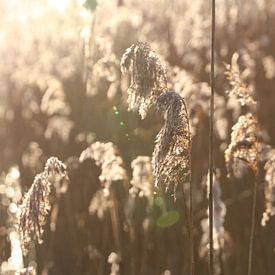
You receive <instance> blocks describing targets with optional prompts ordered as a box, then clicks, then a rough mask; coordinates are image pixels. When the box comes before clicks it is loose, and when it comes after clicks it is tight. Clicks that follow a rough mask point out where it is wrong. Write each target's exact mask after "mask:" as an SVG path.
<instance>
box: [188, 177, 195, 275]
mask: <svg viewBox="0 0 275 275" xmlns="http://www.w3.org/2000/svg"><path fill="white" fill-rule="evenodd" d="M189 182H190V274H191V275H194V274H195V261H194V240H193V223H194V222H193V186H192V183H191V177H190V181H189Z"/></svg>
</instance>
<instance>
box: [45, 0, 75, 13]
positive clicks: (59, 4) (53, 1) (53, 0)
mask: <svg viewBox="0 0 275 275" xmlns="http://www.w3.org/2000/svg"><path fill="white" fill-rule="evenodd" d="M70 1H71V0H49V3H50V5H51V6H52V7H53V8H55V9H57V10H58V11H60V12H62V11H64V10H65V9H66V8H67V7H68V5H69V4H70Z"/></svg>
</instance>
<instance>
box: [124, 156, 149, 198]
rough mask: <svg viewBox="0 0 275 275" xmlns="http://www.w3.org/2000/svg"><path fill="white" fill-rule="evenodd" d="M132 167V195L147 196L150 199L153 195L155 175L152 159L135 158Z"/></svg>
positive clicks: (144, 157)
mask: <svg viewBox="0 0 275 275" xmlns="http://www.w3.org/2000/svg"><path fill="white" fill-rule="evenodd" d="M131 167H132V169H133V178H132V180H131V181H130V184H131V185H132V188H131V189H130V190H129V192H130V194H131V195H133V196H135V195H136V194H138V195H139V196H140V197H142V196H145V197H147V198H148V199H150V198H152V195H153V174H152V164H151V159H150V157H147V156H138V157H137V158H135V159H134V160H133V161H132V163H131Z"/></svg>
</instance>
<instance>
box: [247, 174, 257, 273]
mask: <svg viewBox="0 0 275 275" xmlns="http://www.w3.org/2000/svg"><path fill="white" fill-rule="evenodd" d="M257 189H258V176H255V181H254V188H253V202H252V218H251V231H250V240H249V251H248V272H247V274H248V275H251V272H252V258H253V245H254V237H255V224H256V203H257Z"/></svg>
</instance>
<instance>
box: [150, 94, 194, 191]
mask: <svg viewBox="0 0 275 275" xmlns="http://www.w3.org/2000/svg"><path fill="white" fill-rule="evenodd" d="M156 106H157V109H158V110H160V111H161V112H162V113H163V114H164V119H165V124H164V126H163V128H162V129H161V130H160V132H159V133H158V135H157V137H156V141H155V143H156V145H155V150H154V153H153V158H152V166H153V174H154V176H155V185H156V186H165V189H166V190H168V189H169V187H170V186H171V185H172V186H173V187H174V192H175V190H176V188H177V185H178V183H179V182H185V181H188V179H189V175H190V165H191V164H190V153H191V132H190V129H189V119H188V114H187V109H186V106H185V102H184V99H183V98H182V97H181V96H180V95H178V94H177V93H175V92H165V93H164V94H162V95H161V96H159V98H158V99H157V101H156Z"/></svg>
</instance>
